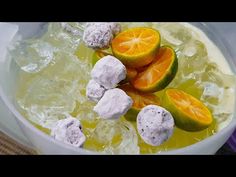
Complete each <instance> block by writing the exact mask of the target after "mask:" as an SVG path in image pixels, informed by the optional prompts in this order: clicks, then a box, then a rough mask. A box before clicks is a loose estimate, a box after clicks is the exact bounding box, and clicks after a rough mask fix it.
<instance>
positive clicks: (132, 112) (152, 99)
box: [119, 84, 160, 121]
mask: <svg viewBox="0 0 236 177" xmlns="http://www.w3.org/2000/svg"><path fill="white" fill-rule="evenodd" d="M119 88H120V89H122V90H124V91H125V93H126V94H127V95H129V96H130V97H131V98H132V100H133V105H132V107H131V108H130V109H129V111H128V112H127V113H126V114H125V115H124V117H125V118H126V119H127V120H130V121H136V118H137V115H138V113H139V111H140V110H141V109H142V108H143V107H145V106H147V105H150V104H152V105H160V99H159V97H157V96H156V95H154V94H152V93H142V92H139V91H137V90H136V89H134V88H133V87H132V86H131V85H130V84H125V85H122V86H120V87H119Z"/></svg>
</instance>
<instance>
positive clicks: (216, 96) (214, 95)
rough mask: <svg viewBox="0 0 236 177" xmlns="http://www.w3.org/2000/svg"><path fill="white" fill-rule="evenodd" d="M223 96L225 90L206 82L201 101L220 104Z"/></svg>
mask: <svg viewBox="0 0 236 177" xmlns="http://www.w3.org/2000/svg"><path fill="white" fill-rule="evenodd" d="M223 94H224V89H223V88H220V87H218V86H217V85H216V84H215V83H210V82H205V83H204V91H203V94H202V98H201V99H202V100H208V101H209V102H216V103H218V102H220V101H221V100H222V99H223Z"/></svg>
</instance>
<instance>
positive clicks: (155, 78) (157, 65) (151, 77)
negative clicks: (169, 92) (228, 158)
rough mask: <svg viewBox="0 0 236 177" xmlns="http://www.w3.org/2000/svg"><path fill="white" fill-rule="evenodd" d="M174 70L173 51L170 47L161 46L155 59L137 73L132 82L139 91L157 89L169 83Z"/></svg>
mask: <svg viewBox="0 0 236 177" xmlns="http://www.w3.org/2000/svg"><path fill="white" fill-rule="evenodd" d="M176 72H177V58H176V55H175V51H174V50H173V49H172V48H170V47H161V48H160V49H159V51H158V54H157V56H156V58H155V60H154V61H153V62H152V63H151V64H150V66H148V68H147V69H146V70H144V71H143V72H141V73H139V74H138V76H137V77H136V79H134V80H133V82H132V84H133V86H134V87H135V88H136V89H138V90H141V91H158V90H160V89H163V88H164V87H165V86H167V85H168V84H169V83H170V81H171V80H172V79H173V78H174V76H175V74H176ZM161 81H163V82H161Z"/></svg>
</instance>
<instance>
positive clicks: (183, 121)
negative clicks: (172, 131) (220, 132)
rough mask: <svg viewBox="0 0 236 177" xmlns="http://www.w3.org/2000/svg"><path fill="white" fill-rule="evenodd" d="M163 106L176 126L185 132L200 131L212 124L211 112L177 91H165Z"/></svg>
mask: <svg viewBox="0 0 236 177" xmlns="http://www.w3.org/2000/svg"><path fill="white" fill-rule="evenodd" d="M163 106H164V107H165V108H166V109H167V110H168V111H170V113H171V114H172V115H173V117H174V119H175V124H176V126H177V127H179V128H181V129H183V130H186V131H200V130H203V129H205V128H207V127H209V126H210V125H211V123H212V122H213V118H212V114H211V112H210V111H209V109H208V108H207V107H206V106H205V105H204V104H203V103H202V102H201V101H200V100H198V99H197V98H195V97H193V96H192V95H190V94H188V93H186V92H184V91H182V90H179V89H167V90H166V91H165V96H164V101H163Z"/></svg>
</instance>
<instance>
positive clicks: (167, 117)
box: [137, 105, 174, 146]
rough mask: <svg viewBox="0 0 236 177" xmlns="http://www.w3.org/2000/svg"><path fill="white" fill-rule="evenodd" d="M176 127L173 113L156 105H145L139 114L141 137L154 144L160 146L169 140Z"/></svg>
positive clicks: (138, 123)
mask: <svg viewBox="0 0 236 177" xmlns="http://www.w3.org/2000/svg"><path fill="white" fill-rule="evenodd" d="M173 128H174V119H173V117H172V115H171V114H170V113H169V112H168V111H167V110H166V109H164V108H162V107H160V106H156V105H148V106H146V107H144V108H143V109H142V110H141V111H140V112H139V114H138V116H137V129H138V132H139V134H140V136H141V138H142V139H143V140H144V141H145V142H146V143H147V144H150V145H152V146H159V145H160V144H162V143H163V142H165V141H166V140H168V139H169V138H170V137H171V135H172V133H173Z"/></svg>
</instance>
